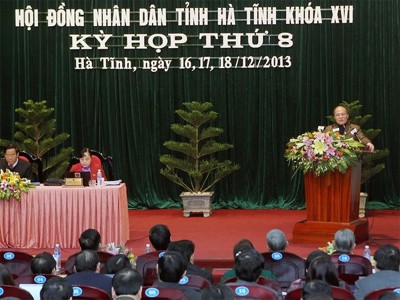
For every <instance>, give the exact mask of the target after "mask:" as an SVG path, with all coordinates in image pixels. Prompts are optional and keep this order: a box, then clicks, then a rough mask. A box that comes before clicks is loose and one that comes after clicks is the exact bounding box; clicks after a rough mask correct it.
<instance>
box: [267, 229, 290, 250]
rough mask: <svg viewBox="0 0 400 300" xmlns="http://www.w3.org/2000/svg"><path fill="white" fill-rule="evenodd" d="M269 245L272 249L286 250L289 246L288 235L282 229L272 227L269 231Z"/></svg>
mask: <svg viewBox="0 0 400 300" xmlns="http://www.w3.org/2000/svg"><path fill="white" fill-rule="evenodd" d="M266 238H267V245H268V248H269V249H270V251H285V250H286V246H287V239H286V235H285V233H284V232H283V231H282V230H279V229H272V230H270V231H269V232H268V233H267V237H266Z"/></svg>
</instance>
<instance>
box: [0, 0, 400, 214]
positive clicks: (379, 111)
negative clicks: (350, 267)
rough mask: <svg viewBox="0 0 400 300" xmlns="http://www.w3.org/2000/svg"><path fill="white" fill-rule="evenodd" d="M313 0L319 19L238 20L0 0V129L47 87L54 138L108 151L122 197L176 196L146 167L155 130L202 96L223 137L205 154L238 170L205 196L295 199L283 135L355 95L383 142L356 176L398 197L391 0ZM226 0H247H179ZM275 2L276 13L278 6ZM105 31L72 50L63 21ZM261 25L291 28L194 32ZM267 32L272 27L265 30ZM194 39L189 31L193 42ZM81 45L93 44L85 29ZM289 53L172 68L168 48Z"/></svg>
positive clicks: (139, 3)
mask: <svg viewBox="0 0 400 300" xmlns="http://www.w3.org/2000/svg"><path fill="white" fill-rule="evenodd" d="M63 2H64V3H65V8H73V9H78V8H81V9H83V10H84V11H85V18H86V17H87V18H88V19H89V20H90V18H91V15H90V13H86V12H90V11H92V10H93V8H112V7H113V6H114V5H118V6H119V7H120V8H130V9H131V12H132V14H131V15H132V18H133V19H135V20H136V19H137V18H138V13H137V12H138V11H139V8H147V9H149V8H150V4H151V3H150V2H148V1H144V0H135V1H111V0H92V1H87V0H86V1H85V0H65V1H63ZM345 2H346V3H344V2H343V1H342V0H340V1H337V0H333V1H313V2H312V7H316V6H321V7H323V8H326V9H327V10H324V11H323V13H322V14H323V22H322V24H286V23H285V22H284V21H278V22H277V24H275V25H247V24H246V23H245V22H244V21H243V20H240V18H239V19H237V20H236V24H235V25H226V26H218V25H217V23H216V22H215V21H212V20H210V21H209V24H208V25H202V26H178V25H177V24H176V22H168V23H167V25H166V26H139V25H138V23H137V22H132V23H131V25H130V26H129V27H117V26H115V27H112V26H103V27H94V26H92V24H91V23H90V22H89V23H85V26H83V27H78V26H76V27H68V26H64V27H59V26H55V27H48V26H47V25H46V22H45V17H44V16H43V14H45V12H46V11H47V9H57V8H58V6H59V5H60V3H58V2H54V1H50V0H47V1H44V0H40V1H38V0H30V1H25V0H3V1H2V2H1V5H0V13H1V19H0V64H1V70H0V103H1V105H0V115H1V120H0V137H1V138H3V139H12V137H13V134H14V133H15V130H16V129H15V128H14V126H13V125H14V122H15V121H19V120H18V116H16V114H15V113H14V110H15V108H18V107H21V106H23V102H24V101H26V100H28V99H32V100H35V101H38V100H47V101H48V105H49V106H52V107H54V108H55V118H56V119H57V130H58V131H59V132H68V133H70V135H71V138H70V139H69V140H68V141H67V142H66V143H65V145H63V146H72V147H73V148H74V149H75V152H76V153H78V152H79V150H80V149H81V148H83V147H84V146H88V147H91V148H93V149H96V150H99V151H101V152H103V153H105V154H107V155H111V156H113V160H114V168H115V171H114V173H115V174H116V176H117V177H118V178H121V179H122V180H123V181H124V182H126V184H127V187H128V194H129V206H130V208H167V207H173V208H178V207H180V206H181V203H180V200H179V193H180V192H181V190H180V189H179V188H178V187H176V186H174V185H173V184H172V183H171V182H169V181H167V180H166V179H164V178H163V177H162V176H161V175H160V173H159V170H160V168H161V167H162V166H161V164H160V163H159V161H158V158H159V155H160V154H163V153H168V151H167V149H166V148H164V147H163V145H162V144H163V142H164V141H166V140H169V139H171V138H172V139H173V138H175V136H174V135H173V134H172V132H171V131H170V125H171V124H172V123H175V122H179V121H180V119H179V118H178V117H177V115H176V114H175V113H174V112H175V110H176V109H178V108H181V107H182V103H183V102H186V101H192V100H196V101H209V102H212V103H213V105H214V108H213V109H214V110H215V111H217V112H218V113H219V118H218V119H217V121H216V123H215V125H216V126H218V127H221V128H223V129H224V133H223V135H222V136H221V141H226V142H228V143H231V144H233V145H234V149H233V150H230V151H228V152H226V153H222V154H220V155H218V157H219V158H223V159H230V160H232V161H234V162H235V163H238V164H240V165H241V169H240V170H239V171H238V172H236V173H234V174H232V175H230V176H229V177H227V178H226V179H224V180H223V181H221V182H220V183H219V184H218V185H217V186H216V189H215V201H214V206H215V207H216V208H303V207H304V190H303V189H304V187H303V178H302V176H301V175H300V174H296V175H295V176H292V172H291V170H290V169H289V167H288V166H287V163H286V161H285V159H284V157H283V153H284V150H285V144H286V143H287V142H288V140H289V139H290V138H291V137H293V136H297V135H299V134H301V133H303V132H305V131H309V130H315V129H316V128H317V126H319V125H327V124H328V120H327V119H326V117H325V116H327V115H329V114H330V113H331V111H332V109H333V107H334V106H336V105H338V104H339V103H340V102H341V101H343V100H345V101H352V100H360V102H361V104H362V105H363V110H362V113H363V114H372V115H373V118H372V119H371V121H369V122H368V124H366V125H367V127H368V128H380V129H382V133H381V134H380V135H379V136H378V137H377V138H376V139H375V140H374V144H375V145H376V147H377V148H388V149H389V150H390V152H391V154H390V156H389V157H388V158H386V159H385V164H386V168H385V169H384V171H383V172H382V173H380V174H379V175H377V176H375V177H374V178H373V179H372V180H371V181H370V182H369V183H368V185H366V186H365V187H363V188H366V189H367V191H368V193H369V201H370V202H371V203H376V205H377V206H379V207H386V208H399V207H400V172H399V171H400V158H399V157H400V156H399V154H398V153H399V149H400V134H399V131H398V128H397V127H398V123H399V122H398V116H399V115H400V101H399V100H400V99H399V95H400V90H399V82H400V80H399V79H400V76H399V67H400V64H399V54H398V53H399V45H400V43H399V42H400V39H399V36H400V35H399V32H400V24H399V23H400V21H399V13H400V3H399V1H397V0H386V1H384V2H385V3H384V4H383V3H382V1H380V0H365V1H354V0H348V1H345ZM257 3H259V6H260V7H261V6H269V7H277V8H279V9H284V8H285V7H289V6H299V7H304V8H306V7H307V6H308V4H309V1H300V0H286V1H277V0H275V1H272V0H271V1H265V0H261V1H257ZM155 4H156V7H157V8H162V7H165V8H167V11H168V14H167V16H168V19H171V18H174V15H173V14H174V13H173V11H174V10H175V8H176V7H185V4H184V3H183V2H182V3H180V2H179V3H175V2H174V1H166V0H165V1H157V3H155ZM229 4H232V6H233V7H234V8H235V10H237V15H238V16H241V17H243V16H244V12H243V7H245V6H249V7H251V6H252V5H253V2H251V1H190V2H189V7H208V8H209V10H210V13H209V14H210V15H212V16H215V15H216V13H215V10H216V9H217V7H225V8H229ZM28 5H31V6H32V7H33V8H34V9H35V8H36V9H38V10H39V11H40V12H41V14H40V19H41V20H42V22H40V23H39V26H38V27H33V28H32V29H31V30H27V28H26V27H25V28H24V27H16V26H15V14H14V12H15V9H25V8H26V7H27V6H28ZM333 5H351V6H353V14H354V21H353V23H351V24H348V23H342V24H332V23H331V22H330V21H329V20H328V19H329V18H330V16H331V10H330V9H331V6H333ZM282 14H283V12H278V15H279V16H282ZM100 30H102V31H103V32H104V33H105V34H113V38H112V42H111V43H110V44H109V49H107V50H101V49H98V48H97V47H94V48H93V49H91V50H84V49H80V50H71V49H70V46H71V38H70V35H71V34H99V33H100ZM256 30H259V32H261V31H265V30H268V32H269V33H270V34H272V39H274V35H277V34H279V33H281V32H289V33H291V34H293V46H292V47H290V48H281V47H278V46H269V45H265V46H263V47H261V48H259V49H251V48H250V47H248V46H247V45H246V46H245V47H243V48H240V49H239V48H238V49H236V48H231V49H223V48H221V47H220V46H219V45H220V44H221V42H220V41H218V42H216V43H215V45H216V47H215V48H213V49H204V48H202V47H200V46H199V41H198V39H196V37H198V35H199V33H202V32H217V33H232V32H236V33H239V32H241V33H254V32H256ZM180 32H184V33H185V34H187V35H188V36H189V41H188V43H186V44H185V45H184V46H182V47H179V48H178V49H167V48H163V49H162V50H161V52H160V53H157V52H156V51H155V49H151V48H148V49H146V50H138V49H136V50H132V49H131V50H127V49H124V48H123V46H122V45H123V44H124V39H123V37H122V36H123V35H124V34H127V33H130V34H148V35H151V34H155V33H162V34H168V33H180ZM275 38H276V37H275ZM196 41H197V44H196V43H195V42H196ZM89 44H90V45H91V46H94V45H95V44H96V43H95V40H94V39H90V41H89ZM282 55H283V56H290V57H291V62H292V66H291V67H290V68H265V69H264V68H253V69H251V68H247V69H246V68H224V69H222V68H215V69H213V70H212V71H210V70H209V69H196V70H194V71H191V70H182V69H179V68H178V67H177V66H178V62H179V61H178V59H177V58H179V57H183V58H187V57H191V58H193V59H194V61H195V62H196V63H198V58H199V57H208V56H209V57H211V58H212V62H213V63H214V64H216V63H217V62H218V61H219V58H221V57H228V56H229V57H237V56H240V57H244V56H246V57H249V56H254V57H259V56H269V57H273V56H282ZM77 57H84V58H86V57H88V58H90V59H92V61H95V62H96V64H97V66H100V61H99V58H100V57H115V58H123V57H128V58H129V59H130V60H131V61H132V62H134V64H136V65H138V66H139V67H141V66H142V63H143V59H150V60H156V61H157V60H159V57H161V58H163V59H171V58H172V59H173V60H174V64H175V66H174V67H173V68H170V69H169V70H168V71H164V70H159V71H157V72H151V71H150V70H143V69H141V68H139V69H138V70H137V71H136V72H133V71H131V70H110V69H108V70H104V69H101V68H99V67H97V68H94V69H92V70H77V69H75V59H76V58H77Z"/></svg>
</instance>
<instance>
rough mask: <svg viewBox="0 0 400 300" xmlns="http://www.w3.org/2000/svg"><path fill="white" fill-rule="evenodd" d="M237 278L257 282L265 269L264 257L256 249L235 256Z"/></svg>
mask: <svg viewBox="0 0 400 300" xmlns="http://www.w3.org/2000/svg"><path fill="white" fill-rule="evenodd" d="M234 269H235V272H236V276H237V278H239V279H241V280H245V281H249V282H255V281H257V279H258V278H259V277H260V275H261V273H262V271H263V269H264V258H263V256H262V255H261V254H260V253H258V252H257V251H256V250H254V249H252V250H247V251H243V252H240V253H238V255H236V256H235V266H234Z"/></svg>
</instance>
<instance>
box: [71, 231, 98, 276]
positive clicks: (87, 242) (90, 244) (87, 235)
mask: <svg viewBox="0 0 400 300" xmlns="http://www.w3.org/2000/svg"><path fill="white" fill-rule="evenodd" d="M100 243H101V235H100V233H99V232H98V231H97V230H96V229H93V228H89V229H86V230H85V231H84V232H82V233H81V236H80V237H79V245H80V246H81V250H82V251H83V250H95V251H98V250H99V248H100ZM77 254H78V253H76V254H73V255H71V256H70V257H68V259H67V261H66V262H65V273H67V274H72V273H75V271H74V265H75V257H76V255H77Z"/></svg>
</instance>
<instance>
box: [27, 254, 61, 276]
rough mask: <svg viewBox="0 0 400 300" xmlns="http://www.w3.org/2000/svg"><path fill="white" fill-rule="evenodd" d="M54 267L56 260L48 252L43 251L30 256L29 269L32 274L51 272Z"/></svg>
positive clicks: (49, 273)
mask: <svg viewBox="0 0 400 300" xmlns="http://www.w3.org/2000/svg"><path fill="white" fill-rule="evenodd" d="M55 268H56V261H55V259H54V257H53V255H51V254H50V253H48V252H43V253H40V254H38V255H36V256H35V257H34V258H32V262H31V271H32V274H48V275H51V274H53V272H54V270H55Z"/></svg>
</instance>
